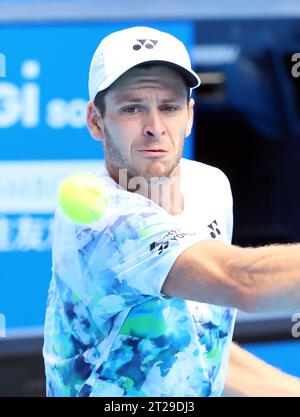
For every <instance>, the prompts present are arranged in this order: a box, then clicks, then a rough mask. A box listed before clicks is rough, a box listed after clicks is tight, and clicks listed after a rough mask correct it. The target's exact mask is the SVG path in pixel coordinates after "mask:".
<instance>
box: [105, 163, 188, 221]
mask: <svg viewBox="0 0 300 417" xmlns="http://www.w3.org/2000/svg"><path fill="white" fill-rule="evenodd" d="M106 167H107V169H108V172H109V174H110V176H111V177H112V178H113V179H114V181H116V182H117V183H118V184H119V185H121V186H122V187H123V188H124V189H126V190H127V191H129V192H133V193H137V194H140V195H142V196H144V197H146V198H149V199H150V200H152V201H153V202H154V203H156V204H157V205H159V206H160V207H162V208H163V209H164V210H166V211H167V212H168V213H169V214H171V215H174V216H176V215H179V214H180V213H182V211H183V208H184V201H183V195H182V192H181V186H180V165H179V164H178V165H177V167H176V168H175V169H174V171H173V172H172V173H171V175H170V177H153V178H145V177H141V176H135V177H131V178H130V177H128V171H127V169H118V170H116V172H115V170H111V169H110V168H111V167H109V166H108V165H107V164H106Z"/></svg>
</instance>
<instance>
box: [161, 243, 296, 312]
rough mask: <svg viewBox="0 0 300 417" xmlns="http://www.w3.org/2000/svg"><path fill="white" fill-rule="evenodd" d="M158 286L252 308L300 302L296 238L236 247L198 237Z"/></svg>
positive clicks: (285, 308) (186, 296)
mask: <svg viewBox="0 0 300 417" xmlns="http://www.w3.org/2000/svg"><path fill="white" fill-rule="evenodd" d="M162 292H163V293H164V294H166V295H169V296H171V297H178V298H183V299H187V300H193V301H198V302H204V303H210V304H217V305H226V306H230V307H235V308H238V309H239V310H242V311H245V312H249V313H255V312H272V311H289V312H290V311H294V310H298V309H299V307H300V244H296V245H272V246H264V247H259V248H240V247H238V246H234V245H229V244H225V243H223V242H219V241H211V240H207V241H203V242H199V243H197V244H195V245H193V246H191V247H189V248H188V249H186V250H185V251H184V252H183V253H182V254H181V255H180V256H179V257H178V258H177V260H176V262H175V263H174V265H173V267H172V268H171V270H170V272H169V275H168V277H167V279H166V280H165V282H164V285H163V288H162Z"/></svg>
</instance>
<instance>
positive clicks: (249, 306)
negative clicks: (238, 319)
mask: <svg viewBox="0 0 300 417" xmlns="http://www.w3.org/2000/svg"><path fill="white" fill-rule="evenodd" d="M236 277H237V279H236V297H235V298H236V307H237V308H238V309H239V310H241V311H243V312H245V313H257V312H259V311H260V307H259V305H260V299H259V298H260V297H259V293H258V291H257V289H258V286H257V284H256V283H255V279H254V277H253V276H252V275H251V274H250V272H249V271H242V272H239V273H237V274H236Z"/></svg>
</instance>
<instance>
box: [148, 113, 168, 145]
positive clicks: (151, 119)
mask: <svg viewBox="0 0 300 417" xmlns="http://www.w3.org/2000/svg"><path fill="white" fill-rule="evenodd" d="M165 134H166V131H165V128H164V126H163V123H162V119H161V115H160V114H159V111H158V110H151V111H149V112H148V113H147V116H146V119H145V125H144V130H143V135H144V136H146V137H147V138H149V139H154V140H155V139H159V138H160V137H161V136H162V135H165Z"/></svg>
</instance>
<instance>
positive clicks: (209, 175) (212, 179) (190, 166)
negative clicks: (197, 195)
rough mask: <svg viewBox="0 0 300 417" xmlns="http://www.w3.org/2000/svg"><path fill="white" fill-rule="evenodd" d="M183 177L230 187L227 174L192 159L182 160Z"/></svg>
mask: <svg viewBox="0 0 300 417" xmlns="http://www.w3.org/2000/svg"><path fill="white" fill-rule="evenodd" d="M180 166H181V169H182V175H183V176H185V177H186V178H189V180H191V179H194V180H195V181H201V183H202V182H203V181H205V183H206V184H219V185H220V186H221V185H222V186H224V184H226V185H229V180H228V178H227V176H226V174H225V173H224V172H223V171H222V170H221V169H219V168H217V167H214V166H212V165H208V164H205V163H203V162H199V161H195V160H192V159H187V158H181V162H180Z"/></svg>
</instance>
